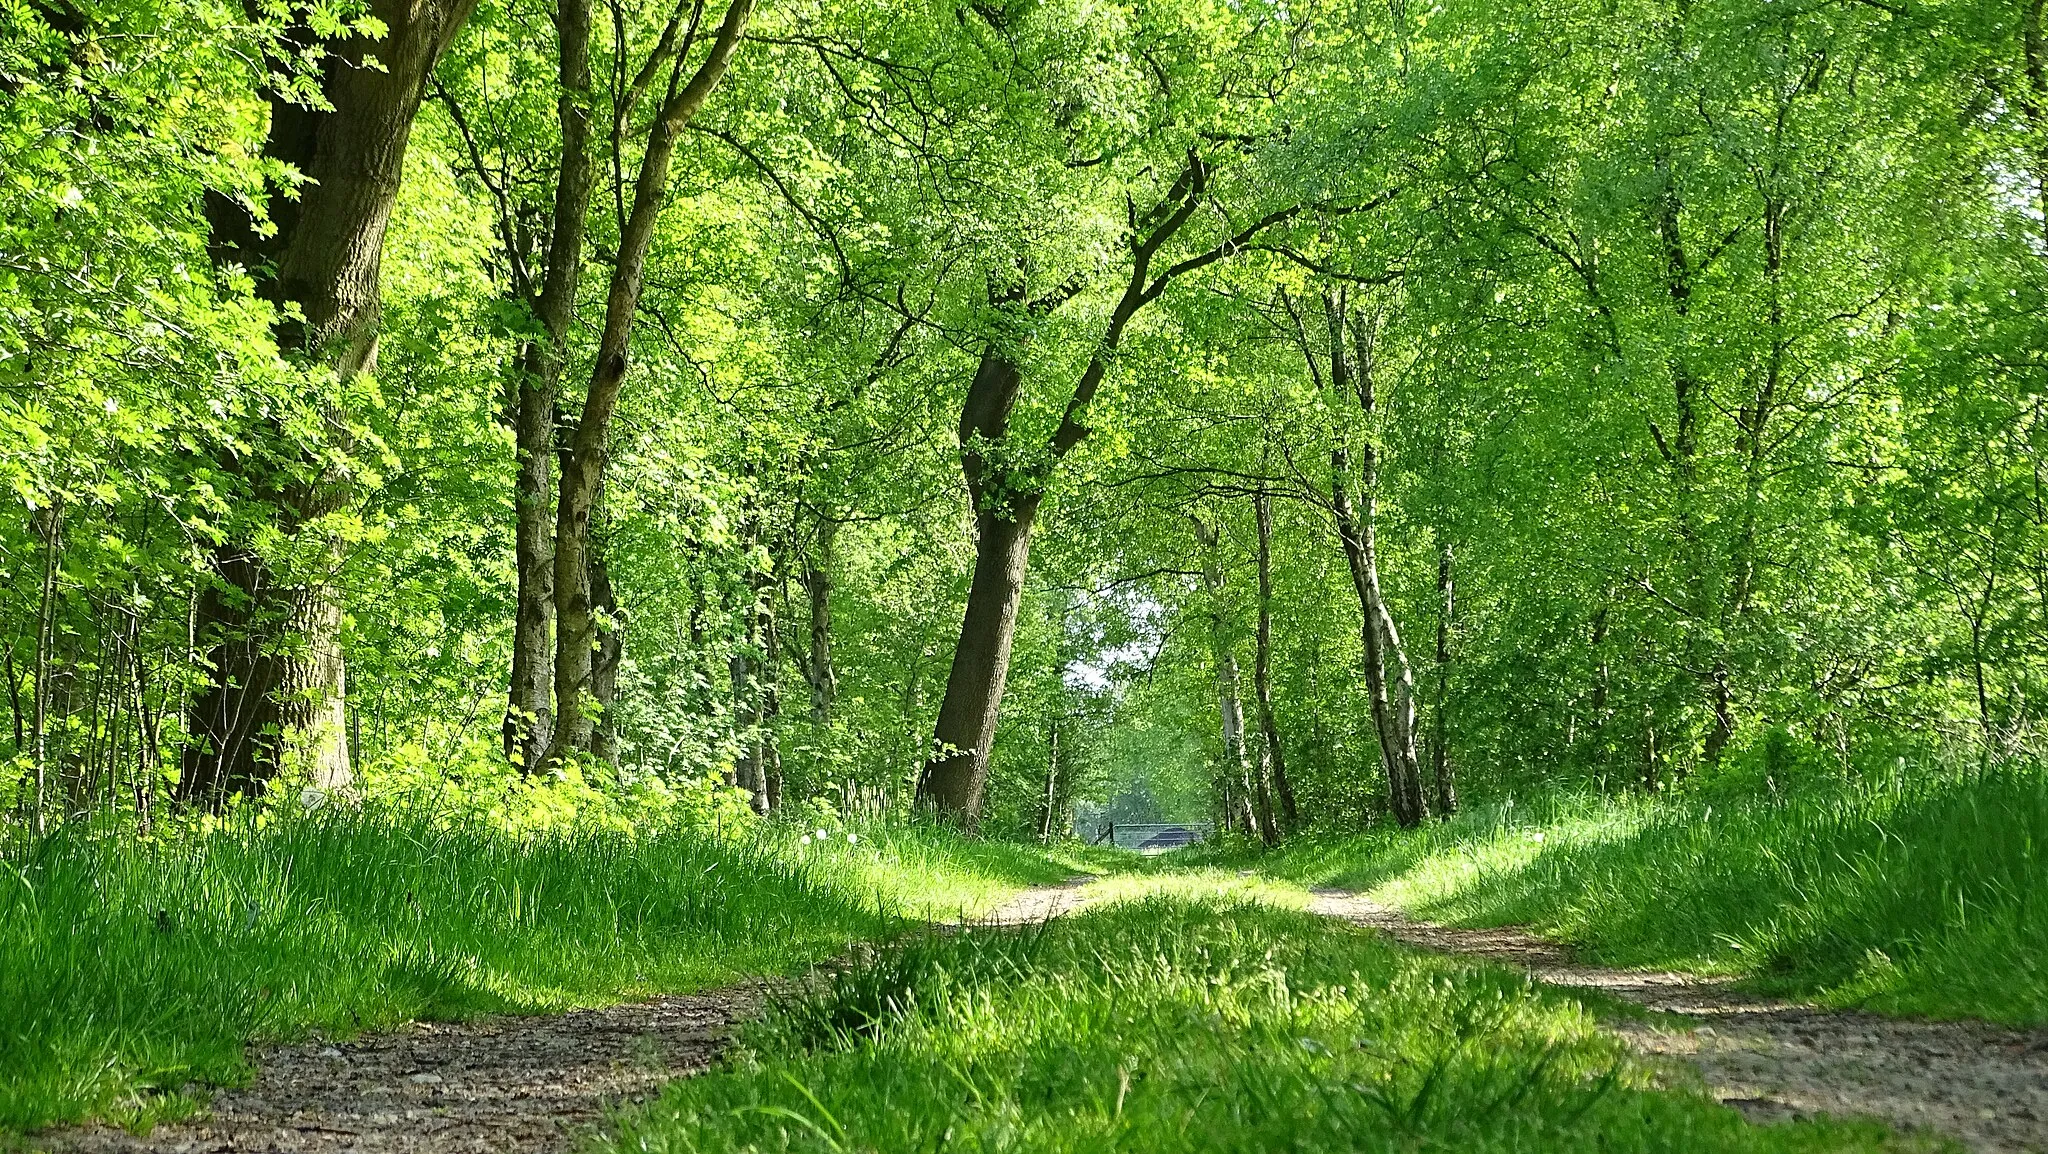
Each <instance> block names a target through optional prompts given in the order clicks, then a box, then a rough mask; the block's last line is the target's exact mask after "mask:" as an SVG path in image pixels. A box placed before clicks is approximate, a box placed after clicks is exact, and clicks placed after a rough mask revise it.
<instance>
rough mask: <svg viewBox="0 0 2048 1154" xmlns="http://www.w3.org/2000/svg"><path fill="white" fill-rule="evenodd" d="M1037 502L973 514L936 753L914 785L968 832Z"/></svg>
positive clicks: (1005, 671) (998, 704)
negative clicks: (969, 566)
mask: <svg viewBox="0 0 2048 1154" xmlns="http://www.w3.org/2000/svg"><path fill="white" fill-rule="evenodd" d="M1038 503H1039V497H1038V495H1037V494H1035V493H1034V494H1027V495H1020V496H1017V497H1014V498H1012V500H1011V502H1010V504H1009V507H1008V508H1007V509H1006V510H1001V511H1000V513H1007V516H1004V515H999V512H998V511H986V510H985V511H981V512H978V513H977V514H976V515H975V518H974V578H973V582H972V583H971V584H970V585H969V586H968V590H967V610H966V613H965V615H964V616H963V617H962V618H961V621H960V643H959V644H958V645H957V646H956V647H955V648H954V650H953V665H952V668H951V669H950V670H948V671H947V674H946V696H945V698H944V699H943V700H942V701H941V702H940V704H939V719H938V724H937V726H936V727H935V729H934V738H935V745H936V746H937V748H935V749H934V750H933V752H932V756H931V760H930V761H929V762H928V763H927V764H926V765H925V769H924V776H923V778H922V779H921V780H920V781H919V782H918V788H917V794H918V801H919V803H920V804H924V805H930V806H933V807H935V808H936V809H937V810H938V811H939V812H940V813H944V814H949V815H956V816H957V817H958V818H959V819H960V820H961V821H962V823H963V824H965V825H967V826H969V827H970V828H971V827H972V825H973V824H974V823H975V821H976V820H978V819H979V817H980V814H981V794H982V789H983V787H984V786H985V785H986V784H987V781H988V754H989V749H990V747H991V746H992V745H993V744H994V742H995V735H996V718H997V715H998V714H999V713H1000V712H1001V710H1002V703H1003V682H1004V680H1005V679H1006V678H1007V677H1008V676H1009V672H1010V643H1011V641H1012V640H1013V639H1014V637H1015V636H1016V632H1017V611H1018V608H1019V607H1020V606H1021V605H1022V604H1023V601H1024V573H1025V569H1026V567H1027V565H1028V564H1029V560H1030V554H1031V522H1032V518H1033V517H1035V516H1036V515H1037V513H1038Z"/></svg>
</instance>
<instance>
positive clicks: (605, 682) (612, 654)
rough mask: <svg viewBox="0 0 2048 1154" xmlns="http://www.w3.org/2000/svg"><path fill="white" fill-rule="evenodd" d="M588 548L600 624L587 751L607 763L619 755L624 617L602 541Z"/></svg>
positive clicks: (592, 664)
mask: <svg viewBox="0 0 2048 1154" xmlns="http://www.w3.org/2000/svg"><path fill="white" fill-rule="evenodd" d="M595 544H596V545H597V547H595V548H593V549H592V550H591V551H590V600H591V603H592V604H593V605H594V606H595V607H596V609H597V613H598V616H599V618H600V620H601V622H602V626H601V628H600V630H599V632H598V640H597V649H596V651H595V652H594V653H592V654H591V659H590V700H591V701H592V703H593V704H595V705H596V706H597V719H596V724H595V725H594V726H593V727H592V730H591V735H590V755H591V756H592V757H594V758H596V759H597V760H599V761H601V762H605V763H606V764H613V763H616V762H617V761H618V759H619V718H618V714H617V713H615V712H614V711H613V709H612V706H613V704H614V703H616V702H617V701H618V699H619V663H620V662H621V661H623V660H625V656H626V637H625V632H626V619H625V614H624V613H623V612H622V611H621V610H620V609H619V602H618V596H617V594H616V593H615V592H614V591H613V589H612V571H611V565H610V563H609V562H607V561H606V560H605V551H604V549H603V547H602V543H595Z"/></svg>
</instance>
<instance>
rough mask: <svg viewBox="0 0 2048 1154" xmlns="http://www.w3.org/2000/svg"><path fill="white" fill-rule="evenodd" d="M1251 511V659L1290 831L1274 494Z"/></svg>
mask: <svg viewBox="0 0 2048 1154" xmlns="http://www.w3.org/2000/svg"><path fill="white" fill-rule="evenodd" d="M1252 512H1253V515H1254V516H1255V518H1256V519H1257V521H1258V534H1259V628H1258V642H1257V649H1256V653H1255V656H1254V659H1253V662H1252V688H1253V695H1254V696H1256V697H1257V698H1258V702H1259V733H1260V734H1261V736H1263V737H1264V739H1265V750H1266V766H1265V774H1264V775H1263V776H1265V777H1268V778H1270V779H1271V780H1272V783H1273V792H1275V793H1277V794H1279V800H1280V820H1281V823H1282V824H1284V826H1285V828H1286V829H1287V830H1288V831H1289V832H1291V831H1293V830H1296V829H1299V828H1300V827H1301V814H1300V811H1299V809H1298V808H1297V806H1296V804H1295V800H1294V785H1293V783H1291V782H1289V781H1288V780H1287V753H1286V747H1285V745H1284V744H1283V743H1282V742H1281V740H1280V724H1279V720H1278V718H1276V717H1275V716H1274V712H1273V506H1272V498H1270V497H1268V496H1267V495H1266V494H1265V493H1263V492H1261V493H1259V494H1257V495H1255V496H1254V497H1253V498H1252Z"/></svg>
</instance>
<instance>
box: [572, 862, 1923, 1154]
mask: <svg viewBox="0 0 2048 1154" xmlns="http://www.w3.org/2000/svg"><path fill="white" fill-rule="evenodd" d="M1674 1076H1675V1075H1671V1074H1669V1073H1668V1072H1659V1071H1653V1070H1652V1069H1650V1068H1648V1067H1646V1066H1643V1065H1640V1064H1638V1063H1637V1062H1636V1061H1635V1060H1634V1059H1632V1058H1631V1057H1629V1055H1628V1053H1627V1051H1626V1050H1625V1049H1624V1048H1623V1046H1622V1045H1621V1044H1620V1043H1619V1042H1617V1041H1615V1040H1614V1039H1613V1038H1611V1037H1610V1036H1608V1035H1605V1034H1603V1033H1602V1032H1601V1031H1600V1030H1599V1029H1598V1028H1597V1024H1596V1022H1595V1020H1594V1018H1593V1016H1592V1014H1591V1013H1589V1012H1588V1011H1587V1009H1585V1008H1584V1006H1583V1005H1582V1004H1581V1002H1580V1001H1578V1000H1576V999H1575V998H1573V997H1571V996H1567V995H1564V994H1560V993H1557V992H1554V991H1549V990H1546V989H1543V988H1541V987H1537V986H1534V985H1532V984H1531V983H1530V982H1529V981H1528V980H1527V979H1526V978H1525V977H1523V976H1521V975H1519V974H1516V973H1510V972H1508V971H1505V970H1501V969H1497V968H1493V967H1486V966H1477V965H1470V964H1464V963H1460V962H1456V961H1453V960H1450V959H1446V958H1442V957H1437V956H1432V955H1425V954H1420V953H1417V952H1413V951H1409V950H1405V949H1403V948H1401V947H1399V946H1396V945H1393V944H1391V943H1389V942H1387V941H1386V940H1385V939H1383V938H1380V937H1378V936H1376V935H1373V934H1370V933H1367V932H1365V931H1362V930H1359V929H1356V928H1354V927H1350V926H1347V925H1344V924H1342V923H1333V922H1330V921H1327V920H1324V919H1318V918H1315V917H1313V916H1312V915H1308V914H1303V913H1299V912H1296V911H1291V910H1284V909H1277V908H1274V907H1272V906H1269V905H1264V904H1232V903H1229V902H1225V901H1220V900H1210V901H1198V900H1197V901H1191V900H1188V899H1187V898H1176V897H1167V896H1155V897H1151V898H1147V899H1143V900H1141V901H1137V902H1131V903H1124V904H1118V905H1110V906H1105V907H1099V908H1096V909H1093V910H1091V911H1088V912H1085V913H1081V914H1077V915H1074V916H1071V917H1067V918H1061V919H1058V920H1055V921H1054V922H1052V923H1050V924H1049V925H1045V926H1041V927H1031V928H1027V929H1023V930H988V929H973V930H968V931H965V932H960V933H954V934H944V935H926V936H921V937H918V938H915V939H912V940H910V941H908V942H906V943H903V944H901V945H900V946H899V947H898V948H895V949H892V950H888V951H884V952H883V953H882V954H881V955H879V956H878V957H877V958H875V959H874V960H873V961H872V962H870V963H867V964H865V965H863V966H861V967H860V968H857V969H855V970H853V971H851V972H848V973H844V974H841V975H839V976H838V977H836V978H835V979H834V980H833V981H832V982H831V983H830V984H829V985H827V986H824V987H821V988H818V989H816V990H814V991H812V992H811V993H810V994H809V995H807V996H801V997H797V998H794V999H792V1000H789V1001H786V1002H785V1003H783V1004H781V1005H779V1006H776V1007H774V1008H773V1009H772V1010H771V1012H770V1014H769V1016H768V1018H767V1019H766V1020H765V1021H763V1022H761V1023H759V1024H758V1025H756V1026H754V1027H752V1028H751V1029H750V1030H749V1031H748V1032H747V1033H746V1034H745V1035H744V1036H743V1039H742V1048H741V1049H740V1050H739V1051H738V1052H737V1053H736V1054H735V1055H734V1056H733V1057H732V1058H731V1059H730V1060H729V1061H728V1062H727V1063H726V1065H725V1066H724V1067H723V1068H721V1069H720V1070H718V1071H715V1072H713V1073H711V1074H707V1075H704V1076H701V1077H697V1078H691V1079H687V1080H684V1081H680V1082H676V1083H673V1084H671V1085H670V1086H669V1087H668V1089H667V1090H666V1091H665V1092H664V1093H663V1095H662V1096H661V1097H660V1098H659V1099H658V1100H657V1101H655V1102H654V1103H652V1104H650V1105H649V1106H647V1107H644V1108H641V1109H638V1110H636V1111H634V1112H633V1113H631V1114H629V1115H627V1116H626V1117H624V1118H622V1119H621V1120H620V1121H619V1122H618V1125H617V1130H616V1132H615V1133H614V1134H612V1135H611V1136H609V1137H607V1138H605V1139H603V1140H602V1141H601V1142H600V1143H599V1148H600V1149H601V1150H603V1151H608V1152H619V1154H623V1152H626V1151H634V1152H644V1151H677V1152H680V1151H691V1152H698V1151H702V1152H711V1151H748V1152H750V1154H767V1152H774V1151H821V1152H824V1151H829V1152H834V1154H844V1152H850V1151H938V1150H958V1151H983V1152H992V1151H1007V1152H1017V1154H1025V1152H1048V1154H1049V1152H1054V1151H1062V1152H1064V1151H1072V1152H1076V1154H1079V1152H1083V1151H1086V1152H1090V1154H1094V1152H1098V1151H1117V1150H1125V1151H1244V1152H1247V1154H1248V1152H1252V1151H1282V1150H1300V1151H1336V1150H1422V1149H1440V1150H1459V1151H1480V1152H1483V1151H1510V1150H1515V1151H1531V1150H1546V1151H1568V1150H1586V1151H1593V1150H1598V1151H1606V1152H1626V1151H1688V1152H1694V1151H1848V1150H1879V1149H1904V1148H1916V1147H1909V1146H1906V1145H1904V1144H1902V1143H1901V1142H1900V1141H1899V1140H1896V1139H1891V1138H1888V1137H1887V1136H1886V1135H1885V1133H1884V1131H1883V1130H1882V1129H1881V1128H1879V1127H1876V1126H1872V1125H1866V1124H1837V1123H1801V1124H1796V1125H1791V1126H1775V1127H1768V1128H1760V1127H1755V1126H1752V1125H1750V1124H1748V1123H1746V1122H1745V1121H1743V1120H1742V1118H1741V1117H1739V1116H1738V1115H1737V1114H1736V1113H1734V1112H1733V1111H1732V1110H1729V1109H1726V1108H1724V1107H1722V1106H1720V1105H1718V1104H1716V1103H1715V1102H1713V1101H1712V1100H1711V1099H1710V1098H1709V1097H1707V1096H1706V1095H1705V1094H1703V1093H1701V1092H1699V1091H1698V1090H1696V1089H1691V1088H1684V1087H1681V1088H1679V1089H1666V1088H1660V1084H1661V1082H1662V1080H1663V1079H1665V1078H1668V1077H1674Z"/></svg>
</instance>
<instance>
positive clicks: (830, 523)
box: [804, 517, 839, 730]
mask: <svg viewBox="0 0 2048 1154" xmlns="http://www.w3.org/2000/svg"><path fill="white" fill-rule="evenodd" d="M838 539H839V522H837V521H834V520H832V519H830V518H826V517H821V518H819V520H818V537H817V541H816V542H815V544H814V545H813V547H812V550H811V556H810V563H809V564H808V565H806V566H805V567H804V592H805V594H806V595H807V596H808V598H809V601H810V609H811V620H810V654H809V657H808V659H807V660H806V661H805V662H804V680H806V681H808V682H809V683H810V686H811V724H812V725H814V726H816V727H817V728H818V729H820V730H823V729H825V728H827V727H829V726H830V725H831V724H832V703H833V701H834V700H835V699H837V698H838V696H839V675H838V673H837V671H835V670H834V669H833V667H832V565H833V554H834V546H835V543H836V542H837V541H838Z"/></svg>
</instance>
